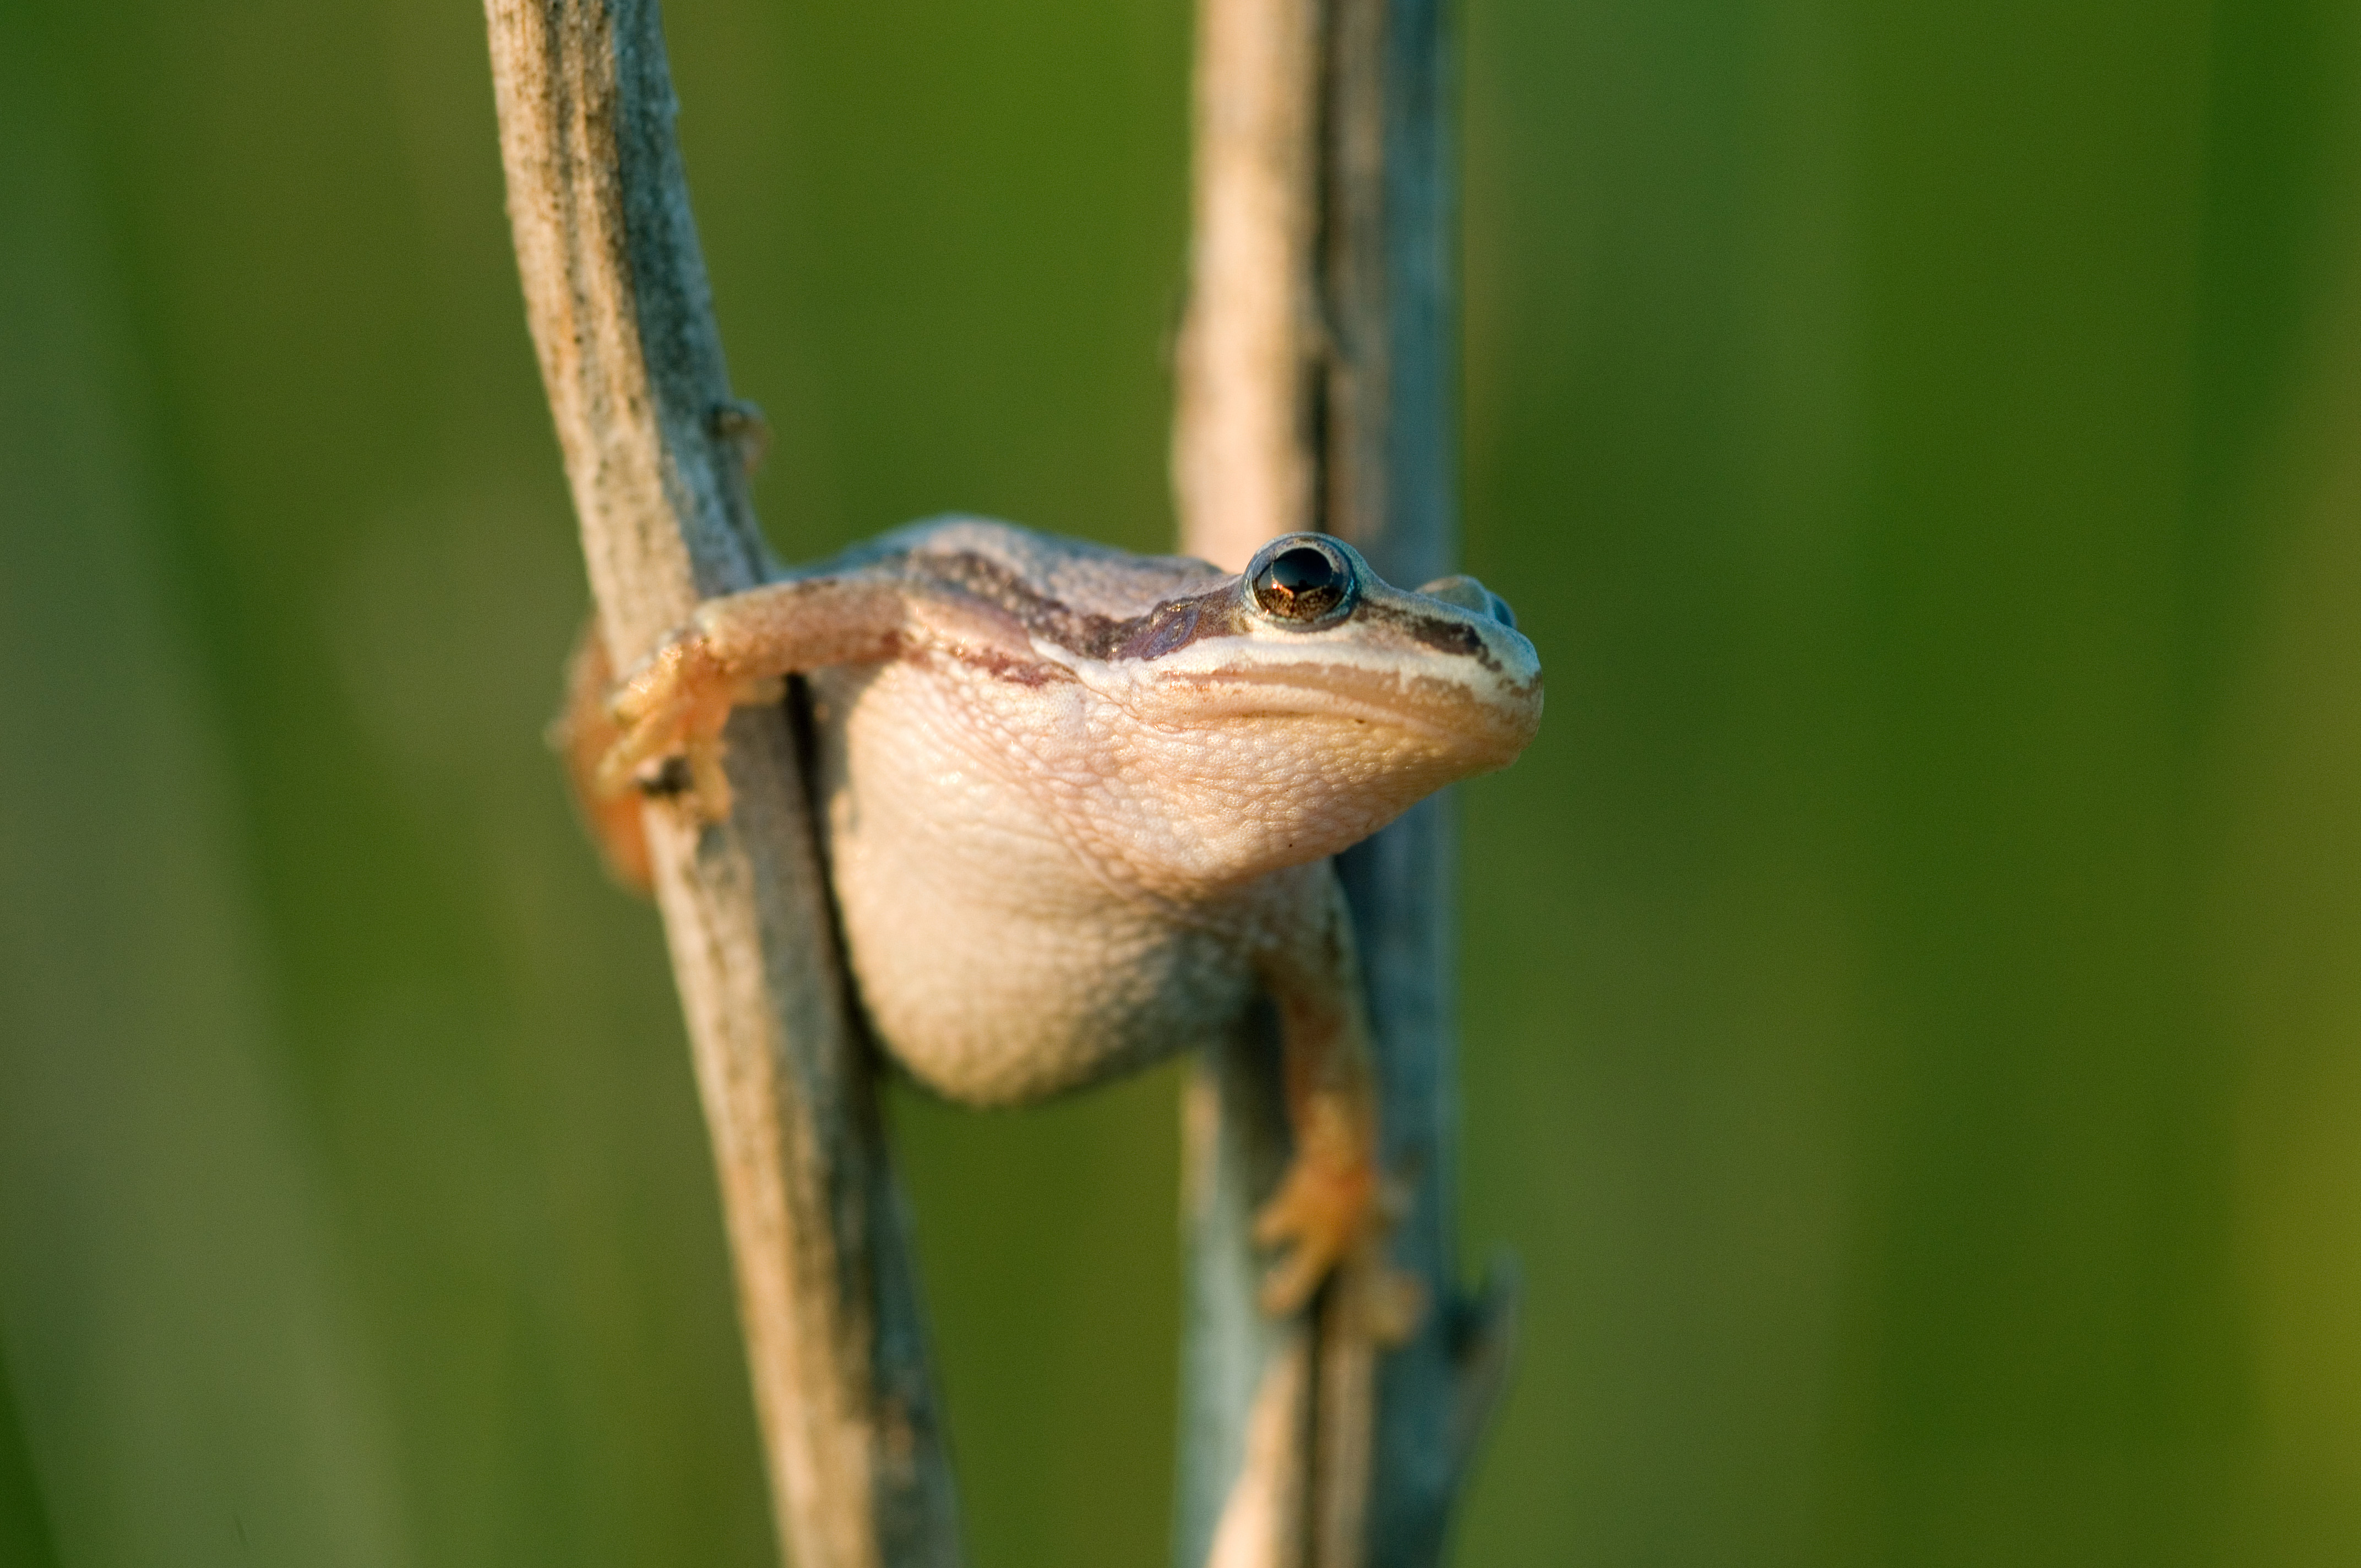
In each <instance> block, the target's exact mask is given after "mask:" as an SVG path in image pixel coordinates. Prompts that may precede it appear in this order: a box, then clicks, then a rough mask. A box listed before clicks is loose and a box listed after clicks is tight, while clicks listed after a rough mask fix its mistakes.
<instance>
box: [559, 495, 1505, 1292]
mask: <svg viewBox="0 0 2361 1568" xmlns="http://www.w3.org/2000/svg"><path fill="white" fill-rule="evenodd" d="M1290 552H1292V554H1290ZM1282 557H1283V559H1282ZM1273 563H1275V565H1271V569H1270V570H1269V571H1266V572H1263V573H1262V574H1261V576H1259V577H1258V576H1257V568H1260V567H1263V566H1265V565H1267V564H1273ZM1306 573H1308V574H1309V576H1304V574H1306ZM1323 574H1324V575H1323ZM1298 579H1301V583H1304V584H1309V585H1310V586H1309V587H1308V588H1307V589H1306V591H1304V592H1302V593H1300V594H1299V593H1292V592H1290V589H1289V588H1288V587H1287V586H1286V585H1287V583H1288V582H1290V581H1294V580H1298ZM1339 585H1341V586H1339ZM1332 601H1333V602H1332ZM790 673H802V674H806V675H807V677H808V679H809V682H810V685H811V690H812V696H813V713H814V718H815V719H816V721H817V729H818V738H819V744H820V755H819V767H820V783H821V790H822V796H823V804H824V811H823V831H824V838H825V842H826V848H827V852H828V856H829V866H830V872H831V878H832V881H833V883H834V887H835V892H836V897H837V901H838V905H839V907H840V910H841V912H842V916H843V922H844V931H845V938H846V943H847V947H848V949H849V952H850V957H851V964H852V969H853V972H854V975H855V977H856V978H857V980H858V981H859V982H860V987H861V993H862V1001H863V1003H864V1004H865V1005H866V1007H867V1009H868V1012H869V1014H870V1016H871V1018H872V1020H873V1023H874V1024H875V1025H876V1028H877V1032H878V1035H879V1036H880V1038H882V1039H883V1041H884V1044H885V1046H886V1048H887V1049H888V1050H890V1051H891V1052H892V1053H893V1055H894V1057H895V1059H897V1060H898V1061H900V1062H901V1063H902V1064H903V1065H904V1066H905V1067H906V1068H907V1069H909V1071H910V1072H911V1073H912V1075H913V1076H915V1077H916V1078H917V1079H918V1080H920V1081H921V1082H923V1083H926V1084H927V1085H928V1086H929V1087H931V1088H933V1089H935V1090H936V1091H939V1092H941V1093H943V1094H945V1095H948V1096H950V1097H951V1098H953V1099H956V1100H960V1101H963V1102H970V1103H973V1104H1013V1103H1020V1102H1027V1101H1033V1100H1038V1099H1040V1098H1042V1097H1044V1096H1047V1095H1050V1094H1055V1093H1057V1092H1059V1091H1063V1090H1067V1089H1071V1088H1076V1087H1079V1086H1081V1085H1084V1084H1088V1083H1093V1082H1095V1081H1098V1080H1101V1079H1104V1078H1105V1077H1107V1076H1109V1075H1111V1074H1113V1073H1116V1072H1120V1071H1124V1070H1126V1069H1131V1068H1134V1067H1137V1066H1139V1065H1142V1064H1144V1063H1146V1062H1148V1061H1152V1060H1154V1059H1156V1058H1159V1057H1162V1056H1165V1055H1168V1054H1170V1053H1171V1052H1173V1051H1175V1050H1178V1049H1180V1048H1181V1047H1185V1046H1189V1045H1192V1044H1197V1043H1200V1042H1202V1041H1204V1040H1206V1039H1207V1038H1209V1037H1211V1036H1213V1035H1214V1034H1216V1033H1217V1032H1218V1031H1220V1030H1221V1029H1222V1028H1223V1027H1224V1026H1225V1025H1227V1024H1229V1023H1230V1022H1231V1021H1232V1020H1234V1019H1235V1017H1236V1016H1237V1015H1238V1014H1239V1013H1240V1012H1241V1011H1242V1010H1243V1009H1244V1008H1245V1007H1246V1004H1247V1002H1248V1001H1249V999H1250V998H1251V996H1252V994H1253V993H1254V992H1255V990H1256V989H1257V987H1260V988H1263V989H1265V990H1268V992H1269V993H1270V994H1271V995H1272V997H1273V998H1274V1000H1275V1001H1276V1002H1277V1003H1278V1004H1279V1015H1280V1019H1281V1024H1282V1029H1283V1033H1284V1035H1285V1039H1286V1051H1287V1058H1288V1080H1289V1087H1290V1109H1291V1112H1292V1114H1293V1117H1294V1120H1295V1124H1296V1134H1297V1137H1296V1142H1297V1152H1296V1159H1295V1164H1294V1167H1293V1168H1292V1169H1291V1170H1290V1174H1289V1176H1288V1178H1287V1179H1286V1180H1285V1181H1283V1182H1282V1184H1281V1187H1280V1190H1279V1192H1278V1194H1277V1195H1276V1196H1275V1197H1274V1198H1273V1199H1272V1201H1271V1202H1270V1204H1269V1205H1268V1207H1267V1208H1266V1210H1265V1212H1264V1213H1263V1215H1262V1218H1261V1223H1260V1225H1259V1227H1258V1229H1259V1234H1260V1235H1261V1238H1262V1239H1263V1241H1264V1242H1265V1243H1266V1244H1267V1245H1279V1246H1283V1247H1285V1248H1287V1255H1286V1256H1285V1257H1284V1258H1283V1259H1282V1261H1281V1262H1280V1263H1279V1265H1278V1266H1277V1267H1276V1268H1275V1269H1274V1271H1273V1273H1272V1275H1271V1277H1270V1278H1269V1281H1268V1287H1267V1290H1266V1305H1267V1306H1268V1307H1269V1308H1270V1309H1271V1310H1275V1311H1286V1310H1293V1309H1295V1308H1296V1307H1298V1306H1300V1305H1301V1303H1302V1302H1303V1300H1304V1299H1307V1298H1308V1296H1309V1295H1310V1293H1311V1291H1312V1289H1313V1288H1316V1287H1317V1285H1318V1284H1319V1282H1320V1280H1321V1279H1322V1278H1323V1277H1325V1276H1326V1274H1327V1273H1328V1272H1329V1271H1330V1269H1332V1268H1333V1267H1334V1266H1336V1265H1337V1264H1338V1263H1339V1262H1341V1261H1345V1260H1348V1259H1354V1258H1362V1259H1367V1260H1368V1261H1369V1263H1370V1266H1373V1267H1376V1266H1378V1264H1377V1263H1376V1257H1377V1254H1378V1248H1377V1246H1376V1245H1375V1244H1376V1242H1377V1241H1378V1229H1379V1226H1378V1219H1377V1212H1378V1204H1377V1203H1376V1201H1375V1197H1376V1191H1377V1179H1376V1173H1375V1171H1374V1170H1373V1169H1372V1168H1371V1166H1370V1151H1371V1150H1372V1149H1373V1148H1374V1146H1375V1139H1374V1128H1373V1125H1372V1122H1371V1118H1372V1116H1373V1114H1374V1112H1373V1109H1372V1107H1373V1105H1374V1097H1373V1095H1372V1093H1371V1087H1370V1083H1369V1078H1368V1073H1369V1066H1368V1061H1369V1058H1368V1047H1367V1020H1366V1018H1365V1016H1364V1014H1363V1012H1362V1001H1361V985H1360V979H1359V973H1358V970H1357V968H1356V956H1355V952H1354V948H1353V942H1352V936H1351V928H1350V924H1349V920H1348V917H1347V916H1346V914H1345V905H1344V901H1343V898H1342V895H1341V894H1340V893H1339V891H1338V888H1337V884H1336V881H1335V877H1334V873H1333V872H1332V871H1331V870H1330V868H1329V865H1328V862H1327V857H1329V856H1331V855H1333V854H1334V853H1335V852H1336V851H1337V850H1342V849H1344V848H1345V847H1346V846H1348V845H1351V844H1353V843H1356V842H1357V841H1358V840H1360V839H1364V838H1366V837H1367V836H1368V835H1369V834H1370V833H1372V832H1374V831H1376V830H1377V829H1378V828H1381V827H1383V826H1384V825H1385V824H1386V823H1387V822H1389V821H1390V820H1392V818H1393V817H1396V816H1398V815H1399V814H1400V812H1401V811H1402V810H1403V809H1404V808H1406V807H1407V806H1410V805H1411V803H1413V802H1414V801H1416V800H1418V799H1420V798H1421V797H1422V796H1423V795H1427V794H1429V793H1431V792H1432V791H1433V790H1435V789H1436V788H1439V787H1440V786H1441V785H1443V784H1446V783H1449V782H1450V781H1451V780H1453V779H1455V778H1461V777H1465V776H1466V775H1468V774H1471V773H1484V772H1488V771H1490V770H1492V769H1495V768H1499V767H1503V766H1506V765H1507V764H1508V763H1509V762H1511V761H1512V760H1514V758H1515V757H1516V755H1517V753H1518V751H1521V749H1522V747H1523V746H1524V744H1525V742H1526V741H1527V740H1529V739H1531V737H1532V732H1533V729H1534V727H1535V725H1536V724H1537V723H1538V722H1539V720H1540V717H1541V673H1540V665H1539V663H1538V661H1537V659H1536V658H1535V656H1534V653H1533V650H1532V645H1531V644H1530V643H1528V642H1527V641H1525V640H1524V639H1523V638H1522V637H1521V636H1519V635H1518V634H1517V632H1516V631H1515V630H1513V629H1512V627H1511V626H1510V624H1509V621H1508V616H1507V610H1506V607H1505V606H1502V605H1501V604H1500V602H1499V600H1498V599H1497V598H1494V597H1493V596H1491V595H1489V594H1488V593H1487V592H1486V591H1485V590H1484V589H1483V588H1482V587H1480V586H1478V585H1477V584H1476V583H1475V582H1474V581H1473V580H1472V579H1468V578H1464V577H1461V578H1451V579H1446V580H1445V581H1444V582H1442V583H1437V584H1430V585H1428V591H1426V592H1422V593H1416V594H1412V593H1405V592H1402V591H1400V590H1399V589H1395V588H1392V587H1389V586H1387V585H1386V584H1385V583H1383V582H1382V581H1380V580H1379V579H1378V577H1377V576H1375V575H1374V574H1373V573H1371V572H1370V571H1369V570H1368V568H1367V565H1366V564H1364V563H1362V562H1361V561H1360V559H1359V557H1358V556H1357V555H1355V554H1353V553H1352V552H1351V551H1350V550H1349V549H1347V548H1346V547H1345V546H1343V545H1342V544H1340V543H1336V542H1334V541H1332V540H1320V539H1314V538H1313V537H1312V536H1308V535H1296V536H1291V538H1290V540H1282V541H1279V542H1275V543H1274V544H1273V545H1271V546H1270V547H1268V548H1267V549H1266V550H1265V551H1264V552H1263V554H1261V555H1260V556H1257V562H1256V564H1255V565H1253V566H1250V567H1249V568H1248V571H1247V573H1246V575H1244V576H1229V575H1227V574H1224V573H1222V572H1219V571H1217V570H1216V569H1214V568H1213V567H1211V566H1208V565H1205V564H1203V563H1202V562H1197V561H1189V560H1181V559H1177V558H1171V557H1155V558H1150V557H1142V556H1137V555H1130V554H1125V553H1122V552H1119V551H1115V550H1109V549H1106V548H1104V547H1102V546H1098V545H1093V544H1086V543H1079V542H1076V541H1072V540H1064V539H1056V538H1051V537H1049V536H1046V535H1042V534H1037V533H1032V532H1027V531H1026V530H1023V529H1018V528H1014V527H1010V526H1008V525H1006V524H1002V523H994V522H984V521H972V520H964V519H954V520H949V521H937V522H930V523H922V524H919V525H917V526H915V527H912V528H908V529H905V530H902V531H900V532H896V533H893V534H889V535H887V536H885V537H884V538H883V539H881V540H878V541H876V542H875V543H872V544H869V545H866V546H863V547H862V548H861V549H859V550H856V551H853V552H851V553H850V554H846V555H844V556H841V557H839V558H838V559H836V560H834V561H831V562H828V563H825V564H823V565H820V566H818V567H815V568H812V569H810V570H808V571H805V572H798V573H796V574H793V575H790V576H785V578H783V579H782V580H781V581H779V582H776V583H774V584H771V585H768V586H766V587H760V588H755V589H752V590H750V591H748V592H746V593H742V594H737V595H733V596H730V598H722V599H716V600H713V601H710V602H708V604H706V605H705V606H703V607H702V608H701V609H699V611H698V613H697V618H696V619H695V620H694V621H692V622H691V623H690V625H688V626H687V627H685V628H683V629H682V630H680V631H679V632H678V633H676V634H675V636H674V637H673V638H672V639H671V640H669V641H667V642H666V643H665V644H664V646H663V647H662V648H660V649H659V650H658V651H657V652H656V653H655V654H653V655H652V656H651V657H650V658H649V659H648V660H647V661H645V662H644V663H642V665H641V666H640V667H639V668H638V669H637V670H635V671H633V672H632V673H631V675H630V676H629V677H628V678H627V679H626V681H625V682H624V683H623V685H622V686H621V687H620V689H619V691H618V693H617V695H616V696H615V698H614V701H613V713H614V717H615V719H616V720H617V722H618V723H619V724H620V726H621V731H620V739H619V740H615V741H614V742H613V744H612V745H611V746H609V748H608V749H607V750H606V752H605V755H604V758H603V760H602V761H600V762H598V764H597V768H596V774H597V777H596V783H595V784H594V786H593V788H592V789H591V791H590V793H591V794H592V795H594V796H596V795H601V794H603V795H608V796H612V795H615V794H616V793H617V792H619V791H621V790H623V789H626V788H628V787H629V786H631V784H632V783H633V782H634V781H639V782H640V783H642V784H643V785H644V784H646V783H647V781H649V780H650V779H651V778H653V777H654V776H655V774H656V772H657V770H659V769H660V768H661V767H662V765H663V764H664V762H666V760H668V759H670V758H673V757H675V756H678V757H684V758H686V762H687V765H688V777H689V779H690V781H691V786H690V790H689V792H688V794H687V796H686V805H687V808H688V809H692V810H697V811H702V812H704V813H707V814H718V813H719V812H720V811H723V810H726V809H727V785H726V784H724V783H723V781H722V777H721V771H720V769H719V766H718V765H717V762H718V756H719V751H718V748H719V730H720V727H721V724H722V722H723V720H724V719H725V718H727V716H728V712H729V709H730V707H731V706H732V705H733V704H735V703H737V702H741V701H753V700H775V695H776V693H777V691H778V689H779V688H778V680H779V677H780V676H782V675H785V674H790ZM590 684H591V683H588V682H577V691H579V690H580V689H581V688H582V687H584V686H585V685H590ZM593 718H595V716H586V715H584V714H582V713H581V712H580V710H579V706H578V704H577V714H576V717H575V718H574V720H573V721H572V723H571V726H570V728H571V729H572V731H573V733H575V734H576V735H577V736H582V735H588V734H593V733H597V732H598V726H597V725H596V724H595V723H593V722H592V720H593ZM574 751H575V754H576V755H577V759H584V757H585V751H586V748H585V746H583V745H582V744H581V743H579V742H577V745H576V746H575V747H574ZM577 765H583V764H582V763H581V762H578V763H577ZM609 820H611V817H610V818H609ZM613 839H614V835H613V834H611V833H609V848H610V851H611V852H614V853H616V854H617V856H618V858H619V859H621V858H626V857H628V853H629V850H628V847H627V846H619V845H617V844H615V843H614V841H613Z"/></svg>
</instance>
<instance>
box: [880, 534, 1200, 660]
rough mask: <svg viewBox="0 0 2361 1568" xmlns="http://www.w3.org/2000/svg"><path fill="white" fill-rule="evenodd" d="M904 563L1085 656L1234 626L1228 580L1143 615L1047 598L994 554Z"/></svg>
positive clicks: (1151, 653) (1160, 652) (1165, 648)
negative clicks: (1120, 616)
mask: <svg viewBox="0 0 2361 1568" xmlns="http://www.w3.org/2000/svg"><path fill="white" fill-rule="evenodd" d="M905 565H906V569H908V570H909V571H910V572H911V573H912V575H913V576H917V577H920V578H921V579H923V580H927V581H931V582H934V583H938V584H940V585H941V586H943V587H950V588H956V589H958V590H959V591H960V592H961V593H964V594H967V595H969V596H971V597H972V598H979V599H982V600H983V601H984V602H985V603H986V604H989V605H991V606H993V607H994V609H1000V610H1004V611H1005V612H1006V613H1007V614H1008V615H1010V616H1011V617H1013V618H1014V619H1015V620H1016V623H1017V624H1018V625H1020V626H1022V627H1024V628H1025V630H1026V632H1027V635H1029V636H1033V637H1038V638H1039V639H1041V641H1044V642H1051V643H1055V644H1056V645H1057V646H1058V647H1060V648H1062V649H1064V650H1065V651H1066V652H1069V653H1072V654H1076V655H1078V656H1079V657H1082V658H1084V659H1156V658H1161V657H1162V656H1164V655H1165V654H1167V653H1170V652H1176V651H1177V650H1179V649H1182V648H1186V647H1187V646H1189V644H1191V642H1194V641H1198V640H1199V639H1200V638H1203V637H1221V636H1226V635H1228V634H1230V633H1232V632H1234V631H1235V630H1237V606H1236V599H1235V595H1234V594H1233V592H1232V590H1231V586H1230V581H1226V580H1225V581H1224V582H1223V583H1222V586H1221V587H1217V588H1214V589H1212V590H1211V591H1209V592H1206V593H1202V594H1191V595H1189V596H1187V597H1185V598H1176V599H1167V600H1165V601H1164V602H1163V603H1162V604H1159V605H1158V606H1157V607H1156V608H1155V609H1151V610H1149V611H1148V613H1147V614H1145V615H1137V616H1133V617H1132V618H1131V619H1129V620H1116V619H1115V617H1113V616H1111V615H1100V614H1098V613H1096V612H1095V611H1092V610H1081V609H1074V608H1073V607H1072V606H1071V605H1069V604H1065V603H1063V602H1061V601H1060V600H1058V599H1053V598H1049V596H1048V595H1047V594H1044V593H1042V592H1041V591H1040V590H1039V589H1038V588H1036V587H1034V586H1033V585H1032V584H1030V583H1028V582H1027V581H1026V580H1025V579H1024V578H1022V577H1020V576H1017V575H1016V573H1015V572H1013V571H1011V570H1009V569H1008V568H1007V567H1006V566H1005V565H1001V564H1000V563H999V562H997V561H994V560H992V559H991V558H989V557H987V556H983V555H979V554H974V553H973V552H971V551H960V552H957V553H953V554H940V555H936V554H917V553H914V554H911V555H910V556H908V557H907V558H906V563H905Z"/></svg>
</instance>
